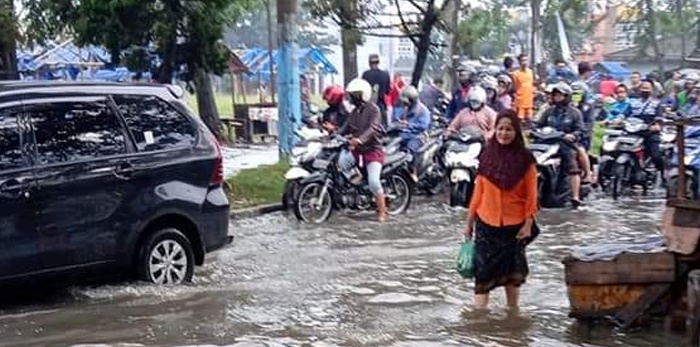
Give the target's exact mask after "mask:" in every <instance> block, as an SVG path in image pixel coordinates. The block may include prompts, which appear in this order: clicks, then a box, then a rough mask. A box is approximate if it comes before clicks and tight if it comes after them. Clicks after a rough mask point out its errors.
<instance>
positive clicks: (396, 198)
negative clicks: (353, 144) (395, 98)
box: [294, 136, 412, 223]
mask: <svg viewBox="0 0 700 347" xmlns="http://www.w3.org/2000/svg"><path fill="white" fill-rule="evenodd" d="M348 145H349V142H348V140H347V139H346V138H343V137H341V136H334V137H333V138H332V139H331V140H330V141H328V142H325V143H323V145H322V148H323V150H322V153H321V157H323V158H316V159H314V161H313V163H312V166H313V168H314V169H316V171H314V172H313V173H311V175H309V176H307V177H305V178H303V179H302V180H301V182H300V189H299V194H297V197H296V199H295V201H294V215H295V216H296V217H297V219H298V220H300V221H303V222H305V223H323V222H325V221H326V220H328V218H330V216H331V213H332V212H333V210H334V209H343V208H348V209H352V210H359V211H369V210H373V209H376V203H375V202H374V194H372V192H371V191H370V190H369V186H368V184H367V180H366V177H367V174H366V169H365V167H364V166H363V165H361V166H360V168H358V167H357V165H355V163H352V165H351V167H350V168H347V166H349V165H348V164H349V163H343V161H344V159H343V158H352V156H351V155H350V154H349V149H348V147H349V146H348ZM410 160H411V156H410V155H409V154H406V153H403V152H397V153H394V154H391V155H388V156H387V157H386V159H385V161H384V164H383V166H382V172H381V183H382V186H383V187H384V193H385V194H386V197H387V210H388V214H389V215H397V214H400V213H403V212H405V211H406V210H407V209H408V207H409V205H410V203H411V197H412V192H411V184H410V182H411V179H410V174H409V168H408V165H409V162H410ZM358 178H359V179H358Z"/></svg>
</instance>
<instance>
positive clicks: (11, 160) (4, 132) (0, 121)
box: [0, 106, 25, 171]
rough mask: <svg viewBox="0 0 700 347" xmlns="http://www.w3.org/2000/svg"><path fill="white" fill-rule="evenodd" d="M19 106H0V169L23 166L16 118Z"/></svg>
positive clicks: (18, 114)
mask: <svg viewBox="0 0 700 347" xmlns="http://www.w3.org/2000/svg"><path fill="white" fill-rule="evenodd" d="M20 112H21V108H20V107H19V106H18V107H7V108H0V170H2V171H4V170H12V169H18V168H21V167H23V166H25V162H24V156H23V155H22V143H21V137H20V133H19V126H18V120H19V118H20Z"/></svg>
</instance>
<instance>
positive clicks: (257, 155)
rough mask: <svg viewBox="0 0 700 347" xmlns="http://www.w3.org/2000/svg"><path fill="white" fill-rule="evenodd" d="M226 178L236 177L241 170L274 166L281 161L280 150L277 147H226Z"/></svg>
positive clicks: (224, 150)
mask: <svg viewBox="0 0 700 347" xmlns="http://www.w3.org/2000/svg"><path fill="white" fill-rule="evenodd" d="M221 151H222V154H223V157H224V176H225V177H231V176H235V175H236V174H237V173H238V172H239V171H240V170H243V169H250V168H255V167H258V166H260V165H272V164H276V163H277V162H278V161H279V149H278V148H277V146H276V145H239V146H233V147H229V146H224V147H223V148H222V149H221Z"/></svg>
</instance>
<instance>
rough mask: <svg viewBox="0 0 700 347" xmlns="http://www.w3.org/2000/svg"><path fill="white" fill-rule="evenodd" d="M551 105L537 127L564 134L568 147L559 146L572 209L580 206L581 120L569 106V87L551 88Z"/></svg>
mask: <svg viewBox="0 0 700 347" xmlns="http://www.w3.org/2000/svg"><path fill="white" fill-rule="evenodd" d="M551 90H552V93H551V95H552V96H551V97H552V101H553V105H552V106H551V107H549V108H547V110H545V111H544V113H543V114H542V117H541V118H540V119H539V120H538V121H537V124H536V125H537V127H538V128H540V127H545V126H550V127H552V128H554V129H556V130H558V131H561V132H563V133H565V134H566V135H565V136H564V140H566V142H567V143H568V144H569V146H560V147H559V155H560V156H561V158H562V161H561V163H562V164H561V165H562V168H561V169H562V172H565V173H566V174H567V175H568V179H569V185H570V187H571V203H572V205H573V206H574V207H577V206H579V205H581V198H580V191H581V170H580V168H579V163H578V160H577V151H578V148H577V146H576V144H577V142H578V141H579V140H580V139H581V138H582V136H583V119H582V116H581V112H580V111H579V110H578V109H577V108H575V107H573V106H572V105H571V101H570V96H571V92H572V91H571V87H569V85H567V84H566V83H558V84H557V85H555V86H553V87H551Z"/></svg>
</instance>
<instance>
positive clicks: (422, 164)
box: [385, 125, 446, 195]
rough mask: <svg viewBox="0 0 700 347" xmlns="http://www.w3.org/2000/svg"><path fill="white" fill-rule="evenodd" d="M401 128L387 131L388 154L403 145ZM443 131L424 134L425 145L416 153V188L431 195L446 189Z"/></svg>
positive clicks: (432, 130) (397, 127) (396, 127)
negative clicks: (441, 154)
mask: <svg viewBox="0 0 700 347" xmlns="http://www.w3.org/2000/svg"><path fill="white" fill-rule="evenodd" d="M401 132H402V128H401V127H400V126H393V125H392V126H390V127H389V129H388V130H387V138H388V139H389V142H388V145H387V146H386V147H385V150H386V153H389V154H391V153H392V152H394V151H396V150H399V148H400V144H401ZM442 132H443V130H442V129H439V128H432V129H429V130H428V131H426V132H424V134H423V136H424V138H425V142H424V144H423V145H422V146H421V147H420V148H419V149H418V151H416V153H415V156H416V157H417V158H418V160H417V168H416V169H417V170H416V171H417V176H418V182H417V183H415V188H416V189H418V190H420V191H425V192H427V193H428V194H430V195H437V194H440V193H441V192H442V191H443V190H444V188H445V181H446V180H445V177H446V176H445V170H444V165H443V163H442V161H441V157H440V148H442V139H441V136H440V135H441V134H442Z"/></svg>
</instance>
